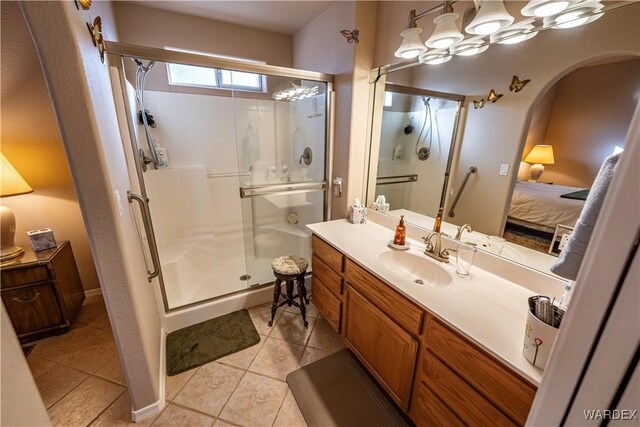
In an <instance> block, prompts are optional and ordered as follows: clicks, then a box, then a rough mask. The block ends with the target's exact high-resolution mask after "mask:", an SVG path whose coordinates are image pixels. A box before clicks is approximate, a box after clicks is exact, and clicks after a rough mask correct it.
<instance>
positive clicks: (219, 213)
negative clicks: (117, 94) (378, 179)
mask: <svg viewBox="0 0 640 427" xmlns="http://www.w3.org/2000/svg"><path fill="white" fill-rule="evenodd" d="M145 49H147V50H149V48H145ZM153 50H154V51H157V52H156V57H153V58H150V57H149V56H147V57H146V58H145V59H146V60H143V59H141V58H138V57H134V56H133V55H131V57H128V56H127V55H122V56H121V57H120V59H121V64H122V66H121V67H119V68H120V73H121V74H120V82H121V85H122V89H123V93H124V98H125V106H126V108H127V110H128V111H127V119H128V122H129V133H130V134H132V135H131V136H132V140H133V142H132V144H131V145H132V148H133V149H132V150H131V152H130V153H128V156H127V157H128V158H129V159H130V162H131V163H135V173H136V175H137V179H138V181H139V184H140V191H141V192H143V193H144V195H143V199H145V200H147V201H148V203H147V206H146V209H147V212H148V214H149V215H148V217H149V218H147V220H148V222H150V223H152V229H151V230H149V231H146V230H145V228H144V226H143V225H148V224H143V223H144V220H145V218H144V215H139V221H138V222H139V223H140V224H139V227H138V228H139V229H140V236H141V244H142V246H143V248H144V249H145V250H146V254H147V261H148V269H149V271H150V272H151V271H153V269H154V261H155V262H156V263H158V264H159V266H158V269H159V271H160V274H159V275H158V276H159V280H158V281H159V287H158V290H159V292H160V293H161V295H162V300H163V302H164V305H165V310H166V312H172V311H175V310H180V309H183V308H185V307H193V306H194V305H197V304H200V303H202V302H210V301H212V300H215V299H217V298H221V297H224V296H228V295H231V294H234V293H239V292H244V291H247V290H249V289H252V288H254V287H260V286H261V285H265V284H268V283H270V282H272V281H273V273H272V271H271V267H270V265H271V260H272V259H273V258H275V257H277V256H281V255H285V254H295V255H300V256H303V257H306V258H307V259H310V258H311V257H310V251H311V234H310V232H309V231H308V230H307V229H306V227H305V226H306V224H310V223H314V222H319V221H323V220H324V219H326V215H327V212H328V206H327V205H328V200H327V192H326V177H327V174H328V172H329V171H328V168H327V164H328V162H327V157H328V156H327V153H328V143H329V132H328V130H329V123H328V116H329V114H328V107H329V98H328V94H329V93H330V87H331V83H330V81H329V80H330V79H329V78H328V77H330V76H326V75H321V74H319V73H309V72H303V71H300V70H289V69H284V68H281V67H269V66H267V65H262V64H255V63H245V62H242V61H238V62H234V61H231V60H228V59H225V60H220V61H217V60H216V59H214V58H209V57H203V56H201V55H195V54H184V53H179V54H177V53H174V52H171V51H167V50H160V49H153ZM174 57H175V60H173V58H174ZM168 59H171V60H168ZM149 60H151V61H149ZM203 65H204V66H203ZM271 71H273V74H271V73H270V72H271ZM126 148H127V147H125V149H126ZM125 151H126V150H125ZM130 169H134V168H132V167H131V166H130ZM143 213H144V212H143ZM149 234H151V235H149ZM150 240H154V241H153V242H150ZM154 245H155V246H156V247H157V253H155V254H154V249H155V248H154ZM154 256H155V257H156V259H155V260H154Z"/></svg>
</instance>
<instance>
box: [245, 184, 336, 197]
mask: <svg viewBox="0 0 640 427" xmlns="http://www.w3.org/2000/svg"><path fill="white" fill-rule="evenodd" d="M326 189H327V182H326V181H320V182H295V183H290V184H269V185H254V186H252V187H240V198H241V199H246V198H249V197H257V196H277V195H281V194H292V193H303V192H307V191H319V190H321V191H326Z"/></svg>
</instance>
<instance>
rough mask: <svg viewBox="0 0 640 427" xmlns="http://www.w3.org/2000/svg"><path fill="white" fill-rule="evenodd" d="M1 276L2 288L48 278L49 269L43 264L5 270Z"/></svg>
mask: <svg viewBox="0 0 640 427" xmlns="http://www.w3.org/2000/svg"><path fill="white" fill-rule="evenodd" d="M0 277H1V279H0V280H2V288H7V287H11V286H19V285H28V284H29V283H35V282H42V281H44V280H48V279H49V271H48V270H47V267H46V266H44V265H41V266H37V267H31V268H21V269H19V270H5V271H3V272H2V274H1V275H0Z"/></svg>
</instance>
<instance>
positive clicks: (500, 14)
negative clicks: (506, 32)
mask: <svg viewBox="0 0 640 427" xmlns="http://www.w3.org/2000/svg"><path fill="white" fill-rule="evenodd" d="M514 20H515V18H514V17H513V16H511V15H509V12H507V9H505V7H504V3H503V1H502V0H491V1H489V0H484V1H483V2H482V3H480V9H479V10H478V14H477V15H476V17H475V18H473V20H472V21H471V22H470V23H469V25H467V27H466V28H465V31H466V32H467V33H469V34H476V35H478V36H487V35H489V34H493V33H495V32H497V31H500V30H501V29H503V28H505V27H507V26H509V25H511V24H512V23H513V21H514Z"/></svg>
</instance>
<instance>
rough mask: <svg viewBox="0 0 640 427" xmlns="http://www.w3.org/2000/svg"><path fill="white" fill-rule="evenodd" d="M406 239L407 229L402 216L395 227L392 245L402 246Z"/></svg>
mask: <svg viewBox="0 0 640 427" xmlns="http://www.w3.org/2000/svg"><path fill="white" fill-rule="evenodd" d="M406 238H407V228H406V227H405V226H404V215H400V222H399V223H398V226H397V227H396V235H395V236H394V237H393V244H394V245H398V246H404V245H405V240H406Z"/></svg>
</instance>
